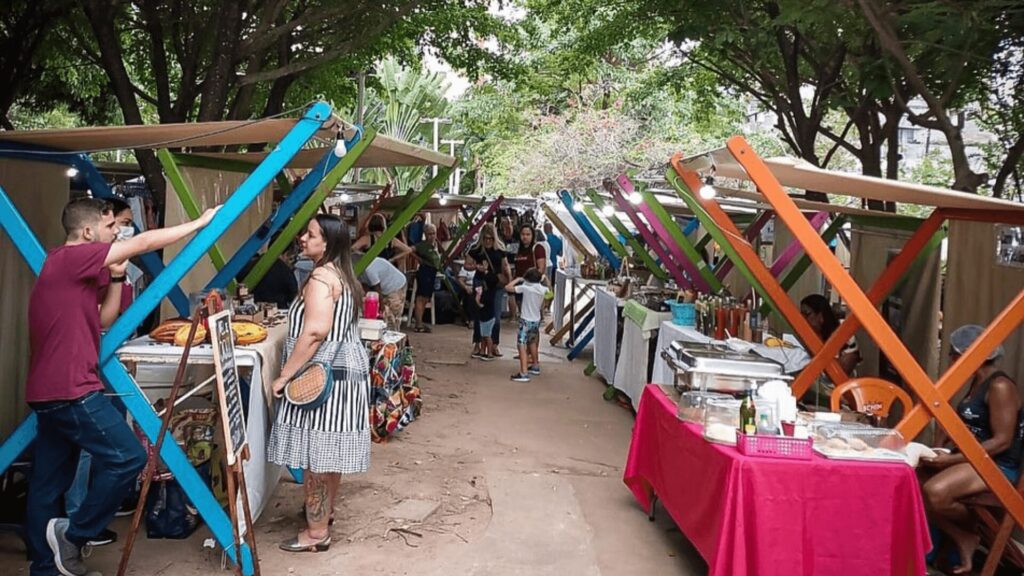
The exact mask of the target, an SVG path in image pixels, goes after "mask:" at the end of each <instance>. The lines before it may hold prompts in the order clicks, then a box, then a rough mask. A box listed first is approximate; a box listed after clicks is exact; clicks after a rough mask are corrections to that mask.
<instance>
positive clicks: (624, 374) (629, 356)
mask: <svg viewBox="0 0 1024 576" xmlns="http://www.w3.org/2000/svg"><path fill="white" fill-rule="evenodd" d="M655 332H656V330H643V329H641V328H640V326H638V325H637V324H636V322H633V321H632V320H630V319H626V320H625V321H624V322H623V323H622V346H621V348H620V349H619V359H618V363H617V364H616V365H615V388H616V389H618V390H621V391H622V392H623V393H624V394H625V395H626V396H629V399H630V400H631V401H632V403H633V408H634V409H637V408H639V407H640V396H641V394H643V391H644V386H646V385H647V361H648V360H647V355H648V351H649V350H650V340H651V338H652V337H653V336H654V333H655Z"/></svg>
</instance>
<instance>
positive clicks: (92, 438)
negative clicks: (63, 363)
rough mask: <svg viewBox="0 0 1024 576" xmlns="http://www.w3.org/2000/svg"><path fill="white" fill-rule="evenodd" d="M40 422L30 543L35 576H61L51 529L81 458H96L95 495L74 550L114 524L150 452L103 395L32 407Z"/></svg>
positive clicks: (83, 513) (71, 534) (74, 526)
mask: <svg viewBox="0 0 1024 576" xmlns="http://www.w3.org/2000/svg"><path fill="white" fill-rule="evenodd" d="M32 409H33V410H35V412H36V416H37V417H38V424H39V427H38V434H37V436H36V440H35V457H34V458H33V462H32V478H31V481H30V482H29V489H28V506H27V508H28V509H27V511H26V515H27V522H26V523H27V526H26V529H27V530H26V531H27V534H26V536H27V540H28V549H29V557H30V558H31V559H32V574H33V575H47V576H49V575H51V574H54V573H56V571H55V569H54V565H53V553H52V552H51V551H50V547H49V545H48V544H47V543H46V524H47V523H48V522H49V521H50V519H51V518H58V517H60V516H61V515H62V510H63V507H62V497H63V495H64V493H65V492H67V490H68V488H69V487H70V486H71V483H72V481H73V480H74V477H75V471H76V469H77V467H78V463H79V454H80V453H81V451H83V450H84V451H86V452H88V453H89V454H90V455H91V456H92V462H91V466H92V467H93V471H92V474H91V476H92V480H93V482H94V486H95V487H96V488H97V489H95V490H90V491H89V492H88V493H87V494H86V497H85V500H83V501H82V503H81V506H80V507H79V509H78V510H77V513H76V514H75V515H74V517H72V518H71V525H70V527H69V528H68V531H67V538H68V540H69V541H71V542H72V543H74V544H77V545H79V546H82V545H84V544H85V543H86V542H87V541H88V540H89V538H92V537H93V536H95V535H97V534H99V533H100V532H101V531H102V530H103V529H104V528H106V527H107V524H109V523H110V521H111V520H112V519H113V518H114V514H115V513H116V512H117V509H118V507H119V506H120V504H121V500H122V499H123V498H124V495H125V494H126V493H127V492H128V491H129V490H130V489H131V487H132V486H133V485H134V484H135V479H136V477H137V476H138V474H139V472H140V471H141V470H142V468H143V467H144V466H145V465H146V451H145V450H144V449H143V448H142V445H141V444H140V443H139V440H138V439H137V438H136V437H135V434H133V433H132V430H131V428H130V427H129V426H128V423H127V422H126V421H125V419H124V416H122V415H121V413H120V412H118V410H117V409H116V408H114V406H113V404H111V402H110V400H109V399H108V398H107V397H105V396H104V395H103V394H102V393H100V392H90V393H89V394H87V395H85V396H83V397H81V398H79V399H77V400H62V401H56V402H37V403H33V404H32Z"/></svg>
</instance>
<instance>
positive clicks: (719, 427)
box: [704, 398, 742, 445]
mask: <svg viewBox="0 0 1024 576" xmlns="http://www.w3.org/2000/svg"><path fill="white" fill-rule="evenodd" d="M740 404H742V402H741V401H740V400H736V399H733V398H729V399H710V400H708V401H707V402H706V403H705V408H704V439H705V440H707V441H709V442H715V443H718V444H729V445H735V444H736V429H737V428H739V427H740Z"/></svg>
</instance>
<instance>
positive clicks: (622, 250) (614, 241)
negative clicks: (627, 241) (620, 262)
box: [583, 206, 629, 258]
mask: <svg viewBox="0 0 1024 576" xmlns="http://www.w3.org/2000/svg"><path fill="white" fill-rule="evenodd" d="M583 213H584V214H586V215H587V217H588V218H590V221H591V222H592V223H593V224H594V228H597V231H598V232H600V233H601V236H604V239H605V240H606V241H607V242H608V245H609V246H611V248H612V250H614V251H615V253H616V254H618V255H619V258H628V257H629V253H628V252H626V247H625V246H623V245H622V242H619V239H618V238H616V237H615V234H612V231H611V230H609V229H608V226H607V225H606V224H605V223H604V221H602V220H601V217H600V216H598V214H597V212H596V211H594V207H593V206H583Z"/></svg>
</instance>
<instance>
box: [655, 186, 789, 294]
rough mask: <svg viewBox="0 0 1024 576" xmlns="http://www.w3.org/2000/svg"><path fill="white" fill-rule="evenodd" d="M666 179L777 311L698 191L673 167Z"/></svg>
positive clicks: (734, 263)
mask: <svg viewBox="0 0 1024 576" xmlns="http://www.w3.org/2000/svg"><path fill="white" fill-rule="evenodd" d="M665 179H666V180H668V183H669V184H670V185H671V186H672V187H673V188H674V189H675V191H676V194H677V195H679V197H680V198H681V199H682V200H683V202H685V203H686V205H687V206H688V207H689V208H690V210H691V211H692V212H693V214H694V215H695V216H696V217H697V218H698V219H699V220H700V223H701V224H702V225H703V226H704V229H705V230H707V231H708V234H710V235H711V237H712V238H713V239H714V241H715V242H716V243H717V244H718V245H719V246H720V247H721V248H722V251H723V252H725V256H726V257H727V258H729V259H731V260H732V261H733V265H734V266H735V267H736V269H737V270H739V271H740V273H741V274H742V275H743V277H744V278H745V279H746V280H747V282H748V283H749V284H750V285H751V287H753V288H754V290H756V291H757V293H758V294H760V295H761V297H762V298H764V301H765V302H767V303H770V304H771V306H772V309H773V310H775V311H777V310H778V307H777V304H776V303H775V301H774V300H772V299H771V296H770V295H769V294H768V292H767V291H766V290H765V289H764V287H763V286H761V284H760V282H758V281H757V278H756V277H755V276H754V274H753V272H751V271H750V268H748V267H747V265H746V264H744V262H743V259H742V258H740V256H739V254H738V253H737V252H736V250H735V249H733V247H732V244H730V243H729V242H728V240H727V238H726V235H725V232H724V231H723V230H722V229H721V228H719V227H718V224H717V223H716V222H715V220H714V218H712V217H711V215H710V214H708V213H707V211H705V210H704V207H703V206H701V205H700V203H699V202H697V200H696V199H695V198H694V196H693V195H694V194H696V191H690V190H689V189H688V188H687V187H686V183H685V182H683V179H682V178H680V177H679V175H678V174H676V171H675V170H673V169H672V168H671V167H670V168H668V170H666V171H665Z"/></svg>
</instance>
